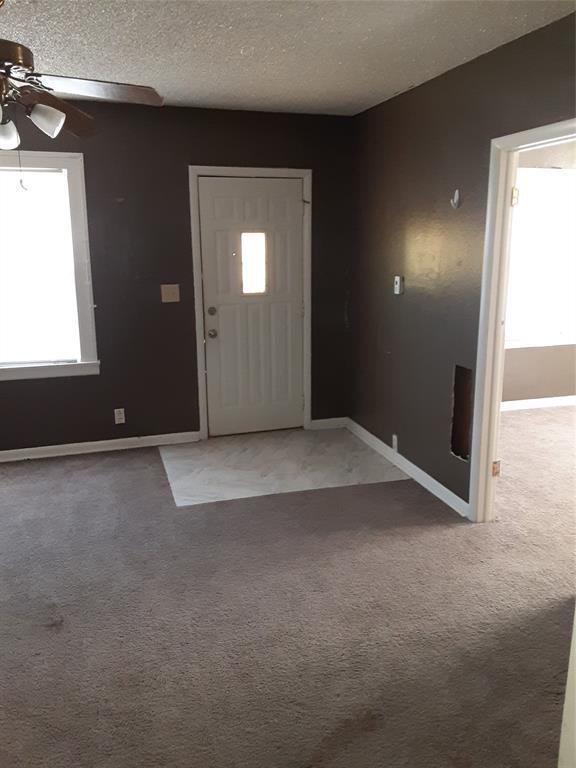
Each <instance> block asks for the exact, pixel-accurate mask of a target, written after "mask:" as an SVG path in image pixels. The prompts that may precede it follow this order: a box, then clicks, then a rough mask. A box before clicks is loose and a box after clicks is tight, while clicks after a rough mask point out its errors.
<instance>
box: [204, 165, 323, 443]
mask: <svg viewBox="0 0 576 768" xmlns="http://www.w3.org/2000/svg"><path fill="white" fill-rule="evenodd" d="M201 176H224V177H234V178H262V179H302V189H303V193H304V220H303V228H302V232H303V244H302V245H303V247H302V255H303V259H304V265H303V287H302V290H303V297H304V319H303V331H304V345H303V352H304V360H303V377H304V381H303V387H304V429H310V426H311V424H310V422H311V418H312V416H311V413H312V402H311V400H312V171H311V170H310V169H309V168H238V167H235V166H225V165H191V166H189V181H190V220H191V223H192V264H193V268H194V311H195V316H196V360H197V366H198V409H199V413H200V439H201V440H206V439H207V438H208V392H207V381H206V347H205V336H204V291H203V285H202V251H201V247H202V246H201V240H200V198H199V191H198V180H199V178H200V177H201Z"/></svg>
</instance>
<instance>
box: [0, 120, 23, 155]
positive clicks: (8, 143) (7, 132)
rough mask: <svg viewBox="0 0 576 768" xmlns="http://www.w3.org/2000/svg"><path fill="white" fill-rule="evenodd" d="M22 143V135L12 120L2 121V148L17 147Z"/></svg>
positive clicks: (0, 123)
mask: <svg viewBox="0 0 576 768" xmlns="http://www.w3.org/2000/svg"><path fill="white" fill-rule="evenodd" d="M19 145H20V135H19V134H18V131H17V130H16V126H15V125H14V123H13V122H12V120H6V121H5V122H0V149H16V147H18V146H19Z"/></svg>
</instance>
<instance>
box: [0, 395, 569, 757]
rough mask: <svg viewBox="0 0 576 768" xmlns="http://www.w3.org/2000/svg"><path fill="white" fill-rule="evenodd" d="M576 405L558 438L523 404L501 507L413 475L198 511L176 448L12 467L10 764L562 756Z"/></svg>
mask: <svg viewBox="0 0 576 768" xmlns="http://www.w3.org/2000/svg"><path fill="white" fill-rule="evenodd" d="M559 414H560V410H556V411H555V413H554V415H553V416H552V422H553V432H554V435H553V439H551V440H550V441H548V442H550V443H551V444H552V445H553V451H550V450H549V446H548V445H547V444H546V445H543V444H542V441H541V436H540V434H539V431H538V430H540V429H541V428H542V424H540V423H539V422H540V421H541V420H542V419H543V418H544V412H543V411H540V412H538V413H537V414H536V415H535V416H534V417H532V416H526V415H525V413H524V412H511V413H509V414H504V418H505V422H506V426H505V429H504V436H505V439H506V440H510V434H511V433H513V432H514V429H513V427H512V426H511V425H512V424H513V422H514V420H522V422H523V430H524V432H523V436H522V440H521V441H520V442H521V445H519V444H518V443H519V440H518V438H517V437H516V438H514V440H512V442H513V443H514V445H512V446H510V445H507V446H506V447H505V450H504V449H503V458H504V461H505V476H504V478H503V480H502V486H501V490H502V493H501V494H500V497H499V501H498V503H499V509H500V516H501V521H500V522H497V523H493V524H490V525H484V526H475V525H472V524H469V523H466V522H464V521H463V520H462V519H461V518H459V517H458V516H457V515H456V514H455V513H452V512H451V511H450V510H448V509H447V508H445V507H443V505H442V504H440V503H439V502H438V501H436V500H435V499H434V498H433V497H432V496H430V495H429V494H428V493H426V492H425V491H424V490H422V489H421V488H420V487H419V486H417V485H416V484H415V483H413V482H412V481H398V482H388V483H383V484H378V485H363V486H357V487H346V488H334V489H327V490H314V491H306V492H298V493H290V494H285V495H277V496H269V497H259V498H256V499H242V500H236V501H225V502H219V503H215V504H210V505H204V506H195V507H193V508H190V509H188V508H176V507H175V506H174V503H173V501H172V498H171V494H170V489H169V486H168V483H167V480H166V478H165V475H164V470H163V468H162V463H161V461H160V458H159V456H158V453H157V452H156V451H155V450H153V449H150V450H140V451H132V452H123V453H113V454H100V455H91V456H82V457H71V458H66V459H48V460H42V461H36V462H29V463H20V464H12V465H4V466H1V467H0V503H1V510H2V514H1V515H0V548H1V560H0V562H1V566H2V571H1V582H0V583H1V588H0V600H1V602H0V606H1V611H2V615H1V624H0V653H1V656H0V765H1V766H2V768H161V767H164V766H166V767H167V768H402V767H404V766H405V767H406V768H515V767H516V766H517V767H518V768H553V767H554V766H555V761H556V754H557V748H558V735H559V728H560V722H561V710H562V699H563V693H564V682H565V674H566V667H567V659H568V648H569V639H570V637H569V636H570V625H571V621H572V610H573V606H572V600H571V598H572V595H573V591H574V590H573V586H574V585H573V576H572V565H573V562H572V555H573V548H574V536H573V534H574V531H573V519H572V518H573V516H572V509H571V501H570V500H568V499H567V498H566V499H565V500H564V501H562V500H558V494H559V493H560V492H561V493H564V494H565V493H566V492H567V491H568V490H570V489H569V483H570V480H569V478H568V469H569V468H568V465H567V461H566V459H565V456H566V454H567V453H568V451H569V448H570V437H569V435H568V428H567V424H566V419H564V421H562V419H561V418H560V417H559ZM508 425H510V428H508ZM545 427H546V428H548V427H547V425H545ZM530 430H532V432H530ZM538 441H540V442H538ZM530 444H531V445H532V449H531V450H528V449H527V448H526V446H528V445H530ZM537 444H538V445H541V446H542V448H543V449H544V448H545V449H546V455H545V456H544V457H543V458H538V455H537V454H538V452H537V450H536V447H535V446H536V445H537ZM504 454H506V455H504ZM514 457H516V458H518V457H521V458H522V460H523V462H524V466H523V468H522V469H521V470H518V472H520V476H516V477H515V478H513V476H512V475H511V474H510V473H509V472H508V468H509V467H510V466H511V463H512V461H513V459H514ZM542 461H544V462H548V463H553V464H554V470H553V472H549V471H548V469H545V468H544V467H543V465H542ZM550 480H553V481H554V484H555V487H552V483H551V482H548V481H550ZM513 482H514V483H516V485H517V486H519V490H520V494H521V495H520V497H519V499H518V500H514V502H511V501H510V499H509V498H508V499H507V498H506V494H509V493H510V492H511V489H512V483H513Z"/></svg>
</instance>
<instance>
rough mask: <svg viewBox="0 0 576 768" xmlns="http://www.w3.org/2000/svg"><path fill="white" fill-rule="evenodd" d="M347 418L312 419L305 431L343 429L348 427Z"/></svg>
mask: <svg viewBox="0 0 576 768" xmlns="http://www.w3.org/2000/svg"><path fill="white" fill-rule="evenodd" d="M348 422H349V419H348V417H347V416H338V417H335V418H332V419H310V422H309V423H308V424H307V425H306V427H305V429H343V428H346V427H347V426H348Z"/></svg>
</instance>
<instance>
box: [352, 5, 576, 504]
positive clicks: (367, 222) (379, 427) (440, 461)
mask: <svg viewBox="0 0 576 768" xmlns="http://www.w3.org/2000/svg"><path fill="white" fill-rule="evenodd" d="M574 93H575V80H574V16H573V15H572V16H571V17H567V18H565V19H561V20H560V21H558V22H555V23H554V24H552V25H550V26H548V27H545V28H543V29H540V30H537V31H536V32H534V33H532V34H530V35H527V36H526V37H523V38H520V39H519V40H516V41H514V42H512V43H510V44H508V45H506V46H503V47H501V48H498V49H496V50H494V51H492V52H490V53H488V54H486V55H484V56H482V57H480V58H478V59H475V60H474V61H471V62H469V63H468V64H465V65H463V66H461V67H458V68H457V69H454V70H451V71H450V72H448V73H446V74H445V75H442V76H441V77H438V78H436V79H435V80H432V81H430V82H428V83H425V84H424V85H422V86H420V87H418V88H415V89H414V90H412V91H410V92H408V93H406V94H403V95H401V96H398V97H396V98H394V99H392V100H390V101H388V102H385V103H384V104H381V105H380V106H378V107H375V108H373V109H371V110H369V111H368V112H365V113H364V114H362V115H361V116H360V117H359V118H357V120H356V129H357V133H356V141H357V161H358V168H357V171H358V173H357V179H356V183H357V186H356V189H357V234H358V240H357V245H356V250H355V258H354V262H353V281H354V283H353V285H354V288H353V348H354V350H355V360H354V365H353V371H354V388H353V406H352V416H353V417H354V418H355V419H356V421H358V422H359V423H360V424H362V425H363V426H364V427H366V428H367V429H368V430H370V431H371V432H373V433H374V434H376V435H377V436H378V437H380V438H381V439H382V440H384V441H385V442H386V443H388V444H391V442H392V434H393V433H396V434H398V441H399V451H400V452H401V453H402V454H404V456H406V457H407V458H408V459H410V460H411V461H413V462H414V463H415V464H417V465H418V466H419V467H421V468H422V469H423V470H425V471H426V472H428V473H429V474H430V475H432V476H433V477H435V478H436V479H437V480H439V481H440V482H441V483H443V484H444V485H446V486H447V487H448V488H450V489H451V490H453V491H454V492H455V493H457V494H459V495H460V496H461V497H462V498H465V499H467V498H468V483H469V463H468V462H465V461H463V460H461V459H459V458H457V457H455V456H453V455H452V454H451V452H450V432H451V408H452V383H453V377H454V366H455V365H456V364H459V365H463V366H466V367H469V368H474V367H475V363H476V342H477V336H478V313H479V302H480V277H481V267H482V248H483V241H484V227H485V212H486V193H487V184H488V166H489V153H490V140H491V139H492V138H493V137H497V136H503V135H506V134H509V133H515V132H517V131H522V130H525V129H529V128H534V127H536V126H538V125H544V124H547V123H553V122H556V121H559V120H565V119H568V118H570V117H572V116H573V115H574V114H575V106H574ZM456 188H459V189H460V191H461V194H462V198H463V203H462V207H461V208H460V209H458V210H456V211H454V210H453V209H452V208H451V207H450V202H449V201H450V197H451V195H452V193H453V191H454V189H456ZM395 274H402V275H405V278H406V291H405V294H404V295H403V296H400V297H395V296H393V294H392V279H393V275H395Z"/></svg>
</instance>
